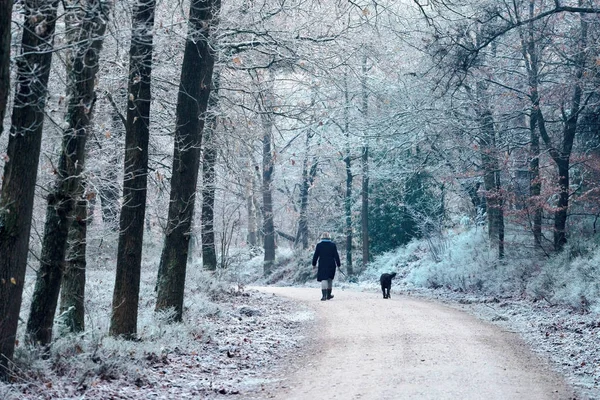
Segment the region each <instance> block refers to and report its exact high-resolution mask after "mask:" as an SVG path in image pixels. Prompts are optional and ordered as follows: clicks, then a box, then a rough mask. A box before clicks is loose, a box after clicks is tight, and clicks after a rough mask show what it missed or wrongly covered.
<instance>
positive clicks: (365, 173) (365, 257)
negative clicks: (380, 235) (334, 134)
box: [360, 56, 369, 270]
mask: <svg viewBox="0 0 600 400" xmlns="http://www.w3.org/2000/svg"><path fill="white" fill-rule="evenodd" d="M368 112H369V96H368V93H367V57H366V56H363V62H362V113H363V117H364V119H365V122H366V119H367V115H368ZM365 125H366V124H365ZM365 136H366V135H365ZM364 140H365V144H364V146H363V149H362V160H361V166H362V185H361V199H362V200H361V216H360V221H361V223H360V225H361V230H362V267H363V270H364V269H365V268H366V267H367V264H368V263H369V144H368V139H367V137H365V139H364Z"/></svg>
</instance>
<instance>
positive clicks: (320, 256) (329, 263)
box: [312, 239, 341, 282]
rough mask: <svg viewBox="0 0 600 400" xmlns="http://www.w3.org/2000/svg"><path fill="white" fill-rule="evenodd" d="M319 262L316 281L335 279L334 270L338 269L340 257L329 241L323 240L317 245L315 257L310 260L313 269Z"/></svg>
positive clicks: (334, 246)
mask: <svg viewBox="0 0 600 400" xmlns="http://www.w3.org/2000/svg"><path fill="white" fill-rule="evenodd" d="M317 261H318V262H319V269H318V270H317V281H319V282H321V281H326V280H327V279H333V278H334V277H335V269H336V267H339V266H340V265H341V264H340V255H339V254H338V251H337V246H336V245H335V243H333V242H332V241H331V240H329V239H323V240H321V241H320V242H319V243H318V244H317V248H316V249H315V255H314V256H313V259H312V265H313V267H314V266H316V265H317Z"/></svg>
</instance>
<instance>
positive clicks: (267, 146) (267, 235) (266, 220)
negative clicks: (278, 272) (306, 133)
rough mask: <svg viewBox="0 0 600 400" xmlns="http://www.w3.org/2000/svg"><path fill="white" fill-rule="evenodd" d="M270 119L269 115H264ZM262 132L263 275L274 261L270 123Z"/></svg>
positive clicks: (267, 273)
mask: <svg viewBox="0 0 600 400" xmlns="http://www.w3.org/2000/svg"><path fill="white" fill-rule="evenodd" d="M265 118H266V119H269V120H270V117H268V116H267V117H265ZM265 125H266V126H265V128H264V134H263V173H262V197H263V212H262V213H263V234H264V238H263V240H264V244H263V245H264V250H265V258H264V266H263V269H264V271H263V272H264V275H265V276H267V275H269V274H270V273H271V269H272V267H273V263H274V261H275V227H274V224H273V194H272V188H271V186H272V183H273V155H272V154H271V129H272V123H271V122H270V121H269V122H268V123H267V124H265Z"/></svg>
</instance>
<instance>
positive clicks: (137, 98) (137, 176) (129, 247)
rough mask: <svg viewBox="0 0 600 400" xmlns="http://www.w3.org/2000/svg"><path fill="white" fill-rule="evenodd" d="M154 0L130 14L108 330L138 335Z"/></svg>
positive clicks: (142, 1)
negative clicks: (121, 170)
mask: <svg viewBox="0 0 600 400" xmlns="http://www.w3.org/2000/svg"><path fill="white" fill-rule="evenodd" d="M155 8H156V2H155V0H141V1H140V2H138V4H137V7H136V8H135V11H134V13H133V17H132V30H131V46H130V48H129V83H128V89H127V91H128V92H129V95H128V97H127V120H126V126H125V161H124V174H123V205H122V207H121V214H120V218H119V243H118V248H117V272H116V277H115V288H114V291H113V300H112V316H111V320H110V329H109V331H110V334H111V335H113V336H123V337H126V338H135V336H136V335H137V315H138V301H139V299H138V297H139V291H140V274H141V263H142V243H143V241H144V221H145V215H146V194H147V190H146V189H147V177H148V143H149V138H150V100H151V75H152V51H153V34H152V30H153V27H154V15H155Z"/></svg>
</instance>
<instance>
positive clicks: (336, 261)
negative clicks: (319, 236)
mask: <svg viewBox="0 0 600 400" xmlns="http://www.w3.org/2000/svg"><path fill="white" fill-rule="evenodd" d="M333 246H334V247H333V250H334V255H333V257H334V258H335V266H336V267H338V268H339V267H340V266H341V265H342V263H341V262H340V254H339V253H338V251H337V246H336V245H335V243H334V244H333Z"/></svg>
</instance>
